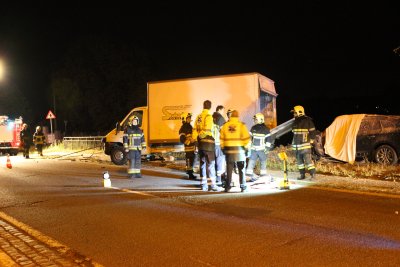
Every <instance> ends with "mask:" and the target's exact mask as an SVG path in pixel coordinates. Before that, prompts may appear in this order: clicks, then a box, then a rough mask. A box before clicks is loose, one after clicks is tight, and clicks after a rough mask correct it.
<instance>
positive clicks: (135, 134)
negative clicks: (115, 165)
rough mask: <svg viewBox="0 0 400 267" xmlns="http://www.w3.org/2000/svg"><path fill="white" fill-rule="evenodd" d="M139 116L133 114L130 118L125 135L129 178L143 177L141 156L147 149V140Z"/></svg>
mask: <svg viewBox="0 0 400 267" xmlns="http://www.w3.org/2000/svg"><path fill="white" fill-rule="evenodd" d="M138 125H139V118H138V117H137V116H132V117H130V118H129V122H128V126H127V127H126V129H125V131H124V135H123V142H124V148H125V152H127V153H128V159H129V167H128V175H129V178H142V175H141V170H140V169H141V164H142V162H141V158H142V149H146V141H145V137H144V134H143V131H142V129H140V128H139V126H138Z"/></svg>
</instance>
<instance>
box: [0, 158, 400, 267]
mask: <svg viewBox="0 0 400 267" xmlns="http://www.w3.org/2000/svg"><path fill="white" fill-rule="evenodd" d="M1 160H2V161H1V166H0V212H1V213H0V223H1V222H4V226H3V228H4V229H5V230H7V229H10V227H14V228H13V229H14V230H13V231H19V232H21V233H23V234H24V236H27V237H24V238H25V239H26V238H31V239H33V240H34V241H32V242H41V244H43V245H47V247H48V250H49V251H50V252H51V251H55V252H54V253H56V252H57V253H58V254H57V255H58V256H57V255H56V256H52V257H54V259H57V257H59V258H64V259H66V260H65V261H64V262H62V261H61V260H59V261H58V262H57V264H58V266H90V265H97V266H101V265H102V266H245V265H247V266H399V265H400V257H399V255H400V231H399V229H400V215H399V212H400V197H399V195H398V194H391V193H387V192H385V193H379V192H376V190H373V191H374V192H367V191H365V190H363V192H361V193H360V192H358V191H357V190H354V188H351V189H346V188H344V187H340V188H338V187H336V188H329V187H327V186H326V185H323V183H321V184H314V183H309V182H302V183H298V182H295V181H292V183H291V188H290V190H279V189H277V188H276V187H275V186H274V184H259V185H254V186H253V189H252V190H251V192H250V193H219V192H212V193H211V192H210V193H207V192H202V191H200V188H199V187H198V184H199V182H198V181H189V180H186V179H184V178H183V177H184V176H185V175H183V173H182V172H179V171H175V170H171V169H166V168H163V167H155V166H147V167H146V169H145V170H144V171H143V173H144V178H142V179H134V180H129V179H127V176H126V167H125V166H115V165H111V164H105V163H101V162H100V163H94V162H81V161H79V160H76V159H73V160H68V159H29V160H24V159H22V157H12V161H13V168H12V169H7V168H6V167H5V163H4V162H3V161H4V157H2V158H1ZM106 170H107V171H108V172H109V173H110V176H111V182H112V188H105V187H104V186H103V178H102V173H103V172H104V171H106ZM0 226H1V224H0ZM0 229H1V227H0ZM14 236H18V235H17V234H14ZM7 238H10V239H11V237H9V235H7V233H4V234H3V236H2V235H1V231H0V244H2V245H0V265H1V263H3V264H4V262H8V263H10V262H12V261H13V262H18V264H19V265H16V266H24V265H23V264H22V263H21V260H19V259H18V257H17V256H15V254H13V253H11V252H10V251H11V249H10V246H11V247H16V245H15V244H14V243H13V241H12V240H11V241H9V242H8V243H7ZM35 240H37V241H35ZM27 243H28V245H27V246H28V247H29V246H31V245H29V242H27ZM13 244H14V245H13ZM31 247H33V248H34V249H36V247H34V246H31ZM61 248H62V249H61ZM16 249H17V250H18V246H17V248H16ZM18 251H20V253H23V250H21V249H19V250H18ZM35 251H36V253H42V252H41V250H38V249H36V250H35ZM65 251H68V253H65ZM50 252H49V253H50ZM15 253H16V252H15ZM43 253H44V252H43ZM43 253H42V254H43ZM46 253H47V252H46ZM26 254H29V253H26ZM26 257H27V259H26V261H25V262H28V261H29V260H31V261H32V262H33V265H31V266H46V265H45V264H46V262H44V263H40V262H35V260H34V259H33V258H34V256H32V257H31V258H32V259H31V258H30V256H29V255H26ZM43 257H44V256H43ZM52 257H50V256H48V260H49V261H51V258H52ZM82 259H85V260H82ZM26 266H29V265H26Z"/></svg>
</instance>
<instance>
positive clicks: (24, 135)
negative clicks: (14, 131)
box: [19, 123, 32, 159]
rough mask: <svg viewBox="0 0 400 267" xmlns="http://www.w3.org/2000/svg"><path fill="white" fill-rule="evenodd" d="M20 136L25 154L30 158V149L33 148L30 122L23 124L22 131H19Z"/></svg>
mask: <svg viewBox="0 0 400 267" xmlns="http://www.w3.org/2000/svg"><path fill="white" fill-rule="evenodd" d="M19 138H20V140H21V147H22V148H23V156H24V157H25V158H26V159H29V149H30V148H31V142H32V135H31V133H30V132H29V127H28V124H26V123H24V124H22V129H21V132H20V133H19Z"/></svg>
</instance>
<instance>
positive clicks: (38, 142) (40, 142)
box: [33, 126, 46, 156]
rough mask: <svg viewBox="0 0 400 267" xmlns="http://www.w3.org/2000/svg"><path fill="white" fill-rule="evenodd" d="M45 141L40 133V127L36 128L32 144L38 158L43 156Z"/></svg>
mask: <svg viewBox="0 0 400 267" xmlns="http://www.w3.org/2000/svg"><path fill="white" fill-rule="evenodd" d="M45 141H46V139H45V136H44V134H43V132H42V127H40V126H37V127H36V132H35V133H34V134H33V144H34V145H35V147H36V149H37V152H38V153H39V155H40V156H43V146H44V143H45Z"/></svg>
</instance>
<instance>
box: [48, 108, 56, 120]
mask: <svg viewBox="0 0 400 267" xmlns="http://www.w3.org/2000/svg"><path fill="white" fill-rule="evenodd" d="M55 118H56V116H55V115H54V114H53V112H51V110H49V113H47V116H46V119H48V120H51V119H55Z"/></svg>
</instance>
